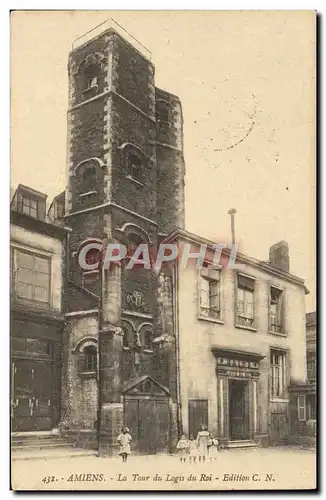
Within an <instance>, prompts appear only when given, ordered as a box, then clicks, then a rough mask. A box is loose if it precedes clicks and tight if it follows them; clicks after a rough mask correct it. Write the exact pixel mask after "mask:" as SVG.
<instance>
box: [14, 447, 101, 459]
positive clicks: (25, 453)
mask: <svg viewBox="0 0 326 500" xmlns="http://www.w3.org/2000/svg"><path fill="white" fill-rule="evenodd" d="M97 455H98V452H97V451H96V450H84V449H81V448H79V449H78V448H72V447H67V448H47V449H42V450H25V449H24V450H16V451H15V452H14V453H12V454H11V459H12V460H13V461H16V460H51V459H56V458H74V457H90V456H93V457H95V456H97Z"/></svg>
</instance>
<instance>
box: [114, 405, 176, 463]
mask: <svg viewBox="0 0 326 500" xmlns="http://www.w3.org/2000/svg"><path fill="white" fill-rule="evenodd" d="M124 415H125V424H126V425H127V426H128V427H129V429H130V432H131V436H132V446H131V447H132V450H134V451H135V452H137V453H141V454H149V455H152V454H156V453H160V452H167V451H168V450H169V429H170V413H169V398H168V397H161V398H154V397H149V396H144V397H141V396H138V397H126V398H125V402H124Z"/></svg>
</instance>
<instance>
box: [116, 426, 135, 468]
mask: <svg viewBox="0 0 326 500" xmlns="http://www.w3.org/2000/svg"><path fill="white" fill-rule="evenodd" d="M129 433H130V430H129V429H128V427H123V428H122V429H121V432H120V434H119V436H118V437H117V441H118V443H119V445H120V451H119V455H121V457H122V461H123V462H127V457H128V455H130V454H131V449H130V443H131V441H132V437H131V436H130V434H129Z"/></svg>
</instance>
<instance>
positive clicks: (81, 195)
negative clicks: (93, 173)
mask: <svg viewBox="0 0 326 500" xmlns="http://www.w3.org/2000/svg"><path fill="white" fill-rule="evenodd" d="M92 194H97V191H87V193H81V194H80V195H79V198H83V197H84V196H90V195H92Z"/></svg>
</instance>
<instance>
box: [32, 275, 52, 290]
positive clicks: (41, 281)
mask: <svg viewBox="0 0 326 500" xmlns="http://www.w3.org/2000/svg"><path fill="white" fill-rule="evenodd" d="M48 284H49V275H48V274H43V273H34V285H36V286H41V287H43V288H48Z"/></svg>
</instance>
